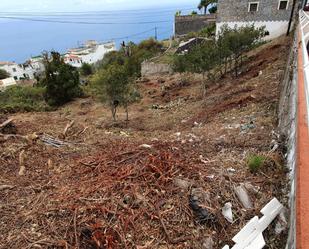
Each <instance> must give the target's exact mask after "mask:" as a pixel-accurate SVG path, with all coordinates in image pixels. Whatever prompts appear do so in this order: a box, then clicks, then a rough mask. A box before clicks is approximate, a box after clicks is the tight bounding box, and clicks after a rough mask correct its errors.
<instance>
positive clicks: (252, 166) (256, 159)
mask: <svg viewBox="0 0 309 249" xmlns="http://www.w3.org/2000/svg"><path fill="white" fill-rule="evenodd" d="M265 160H266V158H265V157H264V156H261V155H251V156H250V157H249V158H248V167H249V170H250V171H251V172H252V173H256V172H258V171H259V170H260V169H261V168H262V167H263V165H264V163H265Z"/></svg>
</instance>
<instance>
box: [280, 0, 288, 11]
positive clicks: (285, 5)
mask: <svg viewBox="0 0 309 249" xmlns="http://www.w3.org/2000/svg"><path fill="white" fill-rule="evenodd" d="M288 4H289V1H287V0H280V1H279V7H278V9H279V10H286V9H287V8H288Z"/></svg>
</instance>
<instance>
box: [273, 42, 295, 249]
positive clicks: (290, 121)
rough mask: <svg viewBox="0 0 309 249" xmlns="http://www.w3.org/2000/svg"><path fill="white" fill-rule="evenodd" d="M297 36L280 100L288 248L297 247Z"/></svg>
mask: <svg viewBox="0 0 309 249" xmlns="http://www.w3.org/2000/svg"><path fill="white" fill-rule="evenodd" d="M297 52H298V50H297V37H296V36H295V38H294V42H293V47H292V48H291V51H290V55H289V58H288V63H287V67H286V71H285V74H284V79H283V81H282V83H281V96H280V102H279V110H278V114H279V131H280V135H281V136H282V137H283V138H285V141H286V146H287V154H286V163H287V167H288V168H289V170H290V175H289V178H290V189H289V209H290V219H289V220H290V224H289V235H288V240H287V245H286V249H296V186H297V177H296V168H297V164H296V163H297V162H296V161H297V160H296V158H297V154H296V153H297V151H296V147H297V144H296V142H297V132H296V130H297Z"/></svg>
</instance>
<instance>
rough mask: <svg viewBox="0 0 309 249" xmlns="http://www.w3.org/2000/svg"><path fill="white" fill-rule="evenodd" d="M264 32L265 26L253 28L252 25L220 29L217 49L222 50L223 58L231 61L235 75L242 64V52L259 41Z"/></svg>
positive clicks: (236, 75)
mask: <svg viewBox="0 0 309 249" xmlns="http://www.w3.org/2000/svg"><path fill="white" fill-rule="evenodd" d="M265 33H266V32H265V27H260V28H255V27H254V25H249V26H244V27H240V28H237V27H236V26H235V27H234V28H229V27H228V26H224V27H223V28H222V29H221V30H220V33H219V36H218V40H219V41H220V44H219V43H218V44H219V46H218V49H219V50H221V49H222V50H223V51H224V59H225V58H230V59H231V60H232V61H233V64H234V72H235V77H238V74H239V72H240V69H241V67H242V66H243V59H244V54H245V53H246V52H248V51H249V50H250V49H252V48H253V47H255V46H256V45H257V44H258V43H259V42H261V39H262V38H263V37H264V36H265Z"/></svg>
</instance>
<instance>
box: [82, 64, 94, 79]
mask: <svg viewBox="0 0 309 249" xmlns="http://www.w3.org/2000/svg"><path fill="white" fill-rule="evenodd" d="M80 72H81V75H82V76H89V75H91V74H92V73H93V69H92V66H91V65H90V64H88V63H83V65H82V67H81V69H80Z"/></svg>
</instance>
